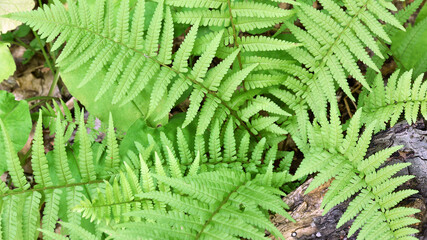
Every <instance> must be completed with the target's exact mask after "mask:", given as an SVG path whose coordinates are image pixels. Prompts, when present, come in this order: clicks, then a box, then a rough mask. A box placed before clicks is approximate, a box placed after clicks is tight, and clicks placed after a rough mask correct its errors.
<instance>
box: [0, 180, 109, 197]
mask: <svg viewBox="0 0 427 240" xmlns="http://www.w3.org/2000/svg"><path fill="white" fill-rule="evenodd" d="M102 182H104V180H95V181H90V182H82V183H71V184H66V185H61V186H51V187H42V188H33V189H29V190H23V191H17V192H9V193H5V194H1V195H0V198H4V197H7V196H14V195H19V194H24V193H29V192H42V191H46V190H51V189H62V188H70V187H77V186H84V185H90V184H98V183H102Z"/></svg>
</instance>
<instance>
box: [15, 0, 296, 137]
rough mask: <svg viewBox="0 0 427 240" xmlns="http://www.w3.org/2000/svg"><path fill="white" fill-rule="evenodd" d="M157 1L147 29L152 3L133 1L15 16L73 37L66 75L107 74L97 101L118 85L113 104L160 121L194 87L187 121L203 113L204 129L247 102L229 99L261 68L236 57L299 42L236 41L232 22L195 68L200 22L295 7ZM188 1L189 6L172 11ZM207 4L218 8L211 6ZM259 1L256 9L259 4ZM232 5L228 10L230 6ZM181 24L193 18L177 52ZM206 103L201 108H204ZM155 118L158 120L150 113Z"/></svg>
mask: <svg viewBox="0 0 427 240" xmlns="http://www.w3.org/2000/svg"><path fill="white" fill-rule="evenodd" d="M156 2H157V3H155V4H156V7H155V10H154V14H153V17H152V18H151V20H150V21H151V22H150V24H148V29H144V25H145V22H146V21H147V18H148V17H147V16H145V14H144V13H145V9H146V8H147V6H146V5H147V4H148V3H146V2H145V1H138V3H137V4H136V5H135V6H133V7H132V8H131V6H130V5H129V1H128V0H126V1H121V3H120V4H119V5H117V6H116V5H115V4H114V3H113V1H112V0H105V1H96V2H95V3H90V2H88V1H87V0H80V1H78V2H77V3H75V2H73V3H70V4H69V7H68V9H65V8H64V6H63V5H62V4H61V3H60V2H59V1H54V4H52V5H49V6H46V7H45V8H46V9H41V8H39V9H38V10H36V11H33V12H29V13H16V14H13V15H12V16H11V17H12V18H14V19H17V20H20V21H23V22H26V23H28V24H29V25H30V26H31V27H33V28H34V29H35V30H37V31H39V33H40V34H41V36H42V37H47V40H49V41H53V40H54V39H56V40H55V44H54V45H55V47H56V48H57V47H58V46H61V45H63V44H64V43H65V42H66V45H65V47H64V49H63V51H62V53H61V55H60V57H59V58H58V59H57V64H58V66H59V67H60V70H61V71H62V72H64V73H66V74H71V75H73V74H80V72H81V73H82V77H81V78H82V80H81V81H80V82H79V83H78V86H77V88H79V87H83V86H84V85H85V84H87V83H88V82H93V81H99V80H98V78H97V76H99V75H100V74H105V76H104V77H102V79H103V80H102V81H100V82H99V83H100V86H101V87H100V88H99V91H98V92H97V93H96V94H95V95H94V98H93V102H95V101H96V100H101V99H104V96H105V94H106V93H107V92H110V91H112V92H114V95H113V97H112V99H111V102H112V103H113V104H120V105H122V104H125V103H128V102H130V101H134V103H135V104H137V105H138V104H143V106H139V107H140V110H141V111H142V112H141V113H142V114H143V115H144V117H145V118H146V119H147V120H148V121H158V120H159V119H164V118H165V117H166V116H167V113H168V112H169V111H170V110H171V109H172V108H173V107H174V106H175V105H176V104H177V101H178V100H179V99H182V98H181V97H182V96H183V94H184V93H185V92H186V91H187V90H188V89H192V90H190V91H194V93H193V94H191V96H193V98H192V99H191V100H194V101H192V102H191V103H192V104H191V105H190V110H191V111H189V113H188V118H187V119H188V120H187V121H186V123H185V124H189V123H190V122H191V121H192V120H194V118H196V117H197V115H199V124H198V125H199V126H198V129H199V133H202V132H204V131H205V130H206V129H207V128H208V127H209V125H210V124H211V123H213V122H214V121H212V118H217V119H218V120H220V121H223V120H226V119H227V118H229V117H230V115H233V116H235V117H236V116H237V115H238V114H237V111H238V110H239V109H241V108H243V107H244V105H245V104H244V102H242V103H241V104H239V105H236V104H234V106H233V107H231V106H230V105H231V104H230V100H231V98H232V96H233V94H234V93H235V92H236V90H238V89H239V88H240V86H241V85H244V83H245V81H244V80H245V78H247V77H251V74H255V72H253V70H254V69H255V68H258V67H257V66H255V65H249V66H248V67H241V68H240V70H237V69H235V68H234V67H233V68H232V69H230V70H229V67H230V66H231V65H232V64H233V62H234V61H235V59H236V57H237V61H238V62H239V65H240V66H243V64H244V61H243V60H242V56H243V57H244V56H245V54H246V52H247V53H249V52H252V51H256V52H258V51H278V50H280V51H281V50H289V49H291V48H295V47H298V46H299V44H296V43H291V42H287V41H284V40H280V39H276V38H269V37H265V36H258V35H252V36H244V37H238V38H236V39H234V37H233V36H234V35H236V32H235V31H234V30H233V29H232V28H228V27H224V28H222V29H221V30H220V31H219V32H218V33H213V32H212V34H210V35H209V36H212V38H210V39H209V41H205V42H204V43H203V44H206V45H204V46H205V47H206V49H205V50H206V51H204V53H203V54H201V57H200V58H199V59H198V61H196V62H195V64H194V65H192V66H191V65H189V63H191V59H192V54H193V52H194V50H195V49H196V48H198V47H199V45H198V44H197V41H196V39H197V38H198V36H197V34H198V32H199V26H206V25H211V22H215V24H216V23H220V22H223V23H225V24H226V25H227V24H231V21H232V20H231V19H233V18H234V20H235V21H236V24H237V26H239V20H240V18H242V19H243V20H244V21H249V20H250V19H252V21H253V20H254V19H258V18H260V17H267V18H269V19H271V21H270V22H271V23H274V24H276V23H280V22H283V21H284V20H285V19H287V18H289V17H290V16H291V15H292V14H293V13H292V12H293V11H288V10H283V9H281V8H279V7H277V5H276V4H271V3H269V4H267V3H256V2H252V1H250V2H234V1H233V2H231V4H229V3H228V2H223V1H216V2H214V3H200V2H196V1H188V2H187V1H185V2H183V3H181V4H180V3H177V2H176V1H156ZM189 6H190V9H187V10H188V11H181V12H180V11H172V9H171V7H174V10H175V8H178V9H179V8H180V7H189ZM196 6H197V7H196ZM206 6H215V8H213V9H211V10H209V8H208V7H206ZM254 6H256V7H257V8H253V7H254ZM226 8H229V9H228V11H227V10H226ZM114 11H117V12H118V15H117V16H112V14H113V12H114ZM175 12H176V13H175ZM47 13H49V14H52V15H53V16H55V20H53V19H52V18H50V17H47V15H46V14H47ZM217 13H219V14H220V15H221V14H222V15H221V16H222V17H223V18H222V17H221V18H217V17H218V16H217V15H215V14H217ZM49 14H48V15H49ZM212 14H213V15H212ZM230 14H231V15H230ZM210 15H212V16H211V17H212V18H210ZM223 15H224V16H223ZM230 17H231V18H230ZM180 19H181V20H180ZM183 19H184V20H183ZM185 19H187V20H185ZM221 19H222V20H221ZM267 22H268V21H267ZM175 23H191V24H192V25H193V26H192V27H191V30H190V32H189V33H188V34H187V35H186V37H185V39H184V42H183V43H182V44H181V45H180V47H179V48H178V50H177V51H176V53H174V54H172V53H173V51H172V48H173V42H172V41H173V37H174V36H173V33H174V29H175V26H174V24H175ZM227 26H228V25H227ZM262 26H267V25H262ZM234 27H235V26H234ZM248 27H249V26H248ZM252 27H253V26H252ZM145 31H146V34H145ZM225 39H228V40H227V41H228V43H230V44H232V45H234V46H233V48H235V49H236V50H235V51H233V49H232V48H230V47H229V46H227V45H228V43H227V41H225ZM235 41H237V42H235ZM159 44H160V50H159V47H158V46H159ZM238 47H240V48H238ZM237 49H241V50H237ZM220 52H221V53H220ZM216 55H224V61H221V62H220V63H219V64H218V65H217V67H215V68H212V69H209V67H210V66H211V65H212V62H214V57H215V56H216ZM241 55H242V56H241ZM243 59H244V58H243ZM189 60H190V61H189ZM266 60H267V59H266ZM260 64H265V63H264V62H260ZM258 70H261V69H258ZM258 70H257V71H258ZM83 72H84V74H83ZM228 72H229V73H228ZM271 78H276V76H271ZM99 79H100V78H99ZM268 86H269V84H267V85H266V84H259V85H254V84H252V86H251V89H261V88H266V87H268ZM141 93H143V94H148V95H150V103H149V104H147V105H145V104H144V103H141V102H140V101H138V100H136V99H138V96H139V95H140V94H141ZM253 97H256V95H255V96H253ZM203 99H206V100H205V101H203ZM163 103H166V104H163ZM193 104H194V105H193ZM159 106H161V108H159ZM199 108H202V110H201V111H200V113H199V114H198V113H197V110H198V109H199ZM159 112H160V113H159ZM154 115H155V116H154ZM153 116H154V118H156V119H151V118H153ZM149 118H150V119H149ZM237 120H238V121H239V122H240V124H239V126H241V127H242V128H246V129H247V130H250V129H248V128H249V127H248V126H247V125H248V124H247V122H248V121H243V120H242V119H237ZM275 125H277V123H272V124H271V125H270V126H268V127H266V128H265V129H266V130H268V131H269V132H270V134H273V133H276V134H280V133H283V132H281V131H280V130H278V129H279V126H275ZM256 131H264V130H259V129H258V130H256Z"/></svg>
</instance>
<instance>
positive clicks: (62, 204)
mask: <svg viewBox="0 0 427 240" xmlns="http://www.w3.org/2000/svg"><path fill="white" fill-rule="evenodd" d="M83 113H84V112H81V113H76V116H78V117H79V120H80V121H79V122H80V123H79V124H78V125H79V130H78V133H77V138H76V140H77V141H76V142H78V144H75V145H72V146H70V144H67V142H68V139H66V138H65V136H64V135H65V134H66V133H67V132H68V131H64V126H66V125H67V124H69V122H68V121H67V120H66V119H64V120H61V117H60V116H62V117H63V115H62V114H58V115H57V117H56V119H57V121H56V123H54V124H55V125H56V126H55V130H56V133H55V140H54V150H53V152H49V153H47V154H45V149H44V144H43V130H42V121H43V120H42V119H43V113H42V111H41V112H40V114H39V116H38V119H39V121H38V123H37V125H36V127H35V134H34V140H33V150H32V165H31V166H32V168H33V172H34V186H30V185H29V184H28V183H27V180H26V178H25V176H24V171H23V168H22V167H21V163H20V162H19V160H18V158H17V153H16V152H15V150H14V149H13V146H12V147H11V146H9V147H8V148H6V149H5V150H6V151H7V149H10V151H11V152H10V154H9V153H8V154H7V155H6V156H8V155H10V156H12V161H9V162H10V163H9V164H8V165H7V167H8V169H7V170H8V171H9V174H10V175H11V181H10V185H9V186H6V185H5V183H4V182H3V181H2V182H1V184H0V186H1V188H0V189H1V194H0V198H1V201H2V204H1V206H0V212H1V213H2V214H1V215H2V217H1V225H2V237H4V238H7V239H37V237H38V236H39V234H40V231H41V232H43V236H44V238H46V239H64V238H65V237H63V236H62V235H57V234H56V233H54V230H55V229H56V223H57V221H58V219H61V220H66V221H67V222H69V223H70V224H77V225H80V224H81V223H82V221H81V214H80V213H76V212H74V211H73V208H74V207H75V206H76V205H77V204H79V203H80V202H81V201H82V200H83V199H84V198H86V197H88V196H90V195H91V194H92V193H93V192H94V190H95V186H94V185H95V184H99V183H100V182H102V178H100V177H99V176H103V177H104V179H109V178H111V176H105V174H104V173H105V170H104V169H103V168H102V166H99V167H97V168H94V166H93V165H94V163H93V162H92V167H93V169H92V167H91V166H90V162H87V163H85V161H86V160H88V161H89V159H90V160H91V161H94V160H93V158H88V156H94V155H97V153H96V152H95V153H94V152H93V151H94V150H93V149H92V148H91V144H92V143H91V142H92V141H93V140H92V136H91V134H88V133H87V132H86V131H87V129H86V125H85V123H84V114H83ZM68 117H70V118H71V116H68ZM91 124H92V123H91ZM91 124H88V125H91ZM0 127H2V135H3V136H2V137H3V138H4V137H5V136H6V137H8V135H7V133H6V132H4V131H3V130H4V126H3V122H2V120H1V119H0ZM113 129H114V128H113ZM83 134H86V136H82V135H83ZM113 137H114V138H115V136H113ZM6 139H8V138H6ZM5 142H6V143H8V141H5ZM82 144H83V145H86V146H82ZM6 146H8V145H7V144H6ZM100 149H101V151H102V148H100ZM72 151H73V153H72ZM88 151H90V153H89V152H88ZM101 153H102V152H101ZM15 155H16V157H13V156H15ZM13 159H15V160H16V161H15V162H14V164H11V163H12V162H13ZM84 166H86V167H87V168H85V167H84ZM80 167H82V168H80ZM88 174H89V175H90V176H89V175H88ZM19 175H21V177H20V178H16V176H19ZM20 181H21V183H20ZM23 184H24V185H23ZM19 185H23V187H19V188H18V186H19ZM13 188H14V189H13ZM42 206H43V208H42ZM41 209H42V211H41ZM40 223H41V227H42V229H39V227H40ZM85 226H89V227H90V225H87V224H85Z"/></svg>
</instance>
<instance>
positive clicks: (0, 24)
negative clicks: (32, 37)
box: [0, 0, 35, 33]
mask: <svg viewBox="0 0 427 240" xmlns="http://www.w3.org/2000/svg"><path fill="white" fill-rule="evenodd" d="M34 6H35V4H34V0H0V15H5V14H8V13H14V12H22V11H28V10H31V9H33V8H34ZM19 25H21V22H18V21H15V20H11V19H7V18H0V28H1V32H2V33H6V32H7V31H10V30H13V29H15V28H16V27H17V26H19Z"/></svg>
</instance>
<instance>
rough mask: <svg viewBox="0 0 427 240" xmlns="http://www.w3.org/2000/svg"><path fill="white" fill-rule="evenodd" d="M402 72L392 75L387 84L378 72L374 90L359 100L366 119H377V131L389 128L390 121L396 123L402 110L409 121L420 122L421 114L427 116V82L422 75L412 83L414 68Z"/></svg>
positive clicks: (369, 120)
mask: <svg viewBox="0 0 427 240" xmlns="http://www.w3.org/2000/svg"><path fill="white" fill-rule="evenodd" d="M399 73H400V71H399V70H398V71H396V72H395V73H394V74H393V75H392V76H391V77H390V79H389V80H388V82H387V86H384V83H383V80H382V78H381V76H380V75H378V76H377V77H376V78H375V82H374V87H373V91H372V92H371V93H368V94H365V95H363V97H362V98H361V99H360V100H359V105H360V106H363V113H362V116H363V120H364V122H372V121H374V120H376V121H377V124H376V125H375V132H377V131H379V130H383V129H385V127H386V123H388V122H390V125H391V126H393V125H395V124H396V122H397V121H398V120H399V118H400V116H401V115H402V112H405V114H404V117H405V119H406V121H407V122H408V123H409V124H412V123H415V122H416V120H417V118H418V114H419V113H421V115H422V116H424V117H426V116H427V82H426V81H423V76H422V75H420V76H418V77H417V78H416V80H415V81H414V82H413V83H412V71H408V72H404V73H402V74H401V75H400V74H399Z"/></svg>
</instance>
